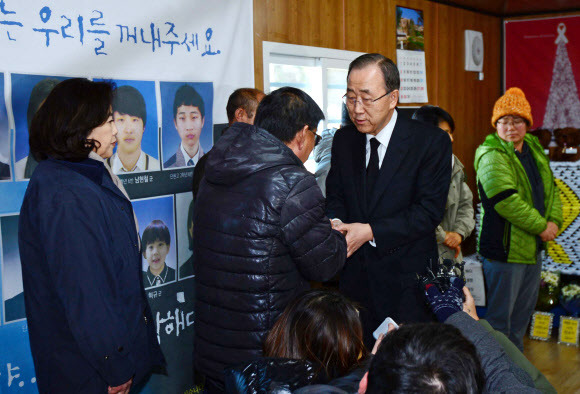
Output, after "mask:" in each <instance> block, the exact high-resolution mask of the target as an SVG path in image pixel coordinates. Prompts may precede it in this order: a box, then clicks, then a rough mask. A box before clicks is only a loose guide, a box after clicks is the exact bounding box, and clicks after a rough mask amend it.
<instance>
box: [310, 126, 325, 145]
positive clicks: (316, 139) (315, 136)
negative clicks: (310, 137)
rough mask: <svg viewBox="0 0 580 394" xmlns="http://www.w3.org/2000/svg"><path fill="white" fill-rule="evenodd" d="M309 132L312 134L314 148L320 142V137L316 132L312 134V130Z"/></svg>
mask: <svg viewBox="0 0 580 394" xmlns="http://www.w3.org/2000/svg"><path fill="white" fill-rule="evenodd" d="M308 130H310V127H309V128H308ZM310 132H312V134H314V146H316V145H318V143H319V142H320V140H322V137H321V136H319V135H318V134H316V132H314V131H312V130H310Z"/></svg>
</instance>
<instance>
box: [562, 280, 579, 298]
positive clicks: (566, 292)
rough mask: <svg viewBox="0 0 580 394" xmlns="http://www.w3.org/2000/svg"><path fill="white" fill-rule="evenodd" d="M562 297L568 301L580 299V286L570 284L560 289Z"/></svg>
mask: <svg viewBox="0 0 580 394" xmlns="http://www.w3.org/2000/svg"><path fill="white" fill-rule="evenodd" d="M562 297H564V298H566V299H570V300H571V299H574V298H580V286H579V285H577V284H575V283H570V284H568V285H566V286H564V287H562Z"/></svg>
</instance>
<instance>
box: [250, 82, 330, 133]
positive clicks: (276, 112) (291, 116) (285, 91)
mask: <svg viewBox="0 0 580 394" xmlns="http://www.w3.org/2000/svg"><path fill="white" fill-rule="evenodd" d="M322 119H324V113H323V112H322V110H321V109H320V107H319V106H318V104H316V102H315V101H314V100H313V99H312V97H310V96H309V95H308V94H307V93H306V92H304V91H302V90H300V89H296V88H293V87H290V86H285V87H282V88H280V89H277V90H274V91H273V92H272V93H270V94H268V95H267V96H266V97H264V98H263V99H262V101H261V102H260V105H258V109H257V110H256V117H255V118H254V125H255V126H257V127H260V128H262V129H264V130H266V131H268V132H269V133H270V134H272V135H274V136H275V137H276V138H278V139H279V140H280V141H282V142H290V141H292V140H293V139H294V137H295V136H296V134H297V133H298V132H299V131H300V130H302V128H303V127H304V126H308V127H309V128H310V130H312V131H314V130H316V128H317V127H318V123H319V122H320V121H321V120H322Z"/></svg>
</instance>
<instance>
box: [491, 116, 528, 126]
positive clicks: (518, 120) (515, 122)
mask: <svg viewBox="0 0 580 394" xmlns="http://www.w3.org/2000/svg"><path fill="white" fill-rule="evenodd" d="M524 123H525V120H524V119H522V118H512V117H509V118H508V117H503V118H501V119H500V120H498V121H497V124H498V125H501V126H508V125H510V124H512V125H514V126H521V125H523V124H524Z"/></svg>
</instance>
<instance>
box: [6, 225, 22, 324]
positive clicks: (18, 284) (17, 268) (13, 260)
mask: <svg viewBox="0 0 580 394" xmlns="http://www.w3.org/2000/svg"><path fill="white" fill-rule="evenodd" d="M0 247H1V255H0V256H1V258H2V271H1V272H2V302H3V310H4V313H3V315H4V316H3V319H2V320H3V322H4V323H10V322H14V321H18V320H22V319H26V311H25V309H24V287H23V285H22V266H21V264H20V253H19V252H18V215H9V216H0Z"/></svg>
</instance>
